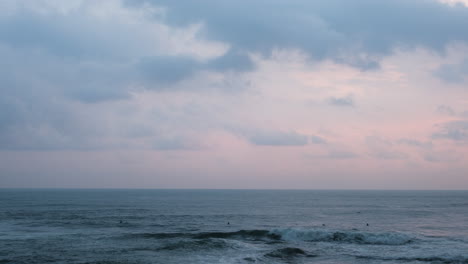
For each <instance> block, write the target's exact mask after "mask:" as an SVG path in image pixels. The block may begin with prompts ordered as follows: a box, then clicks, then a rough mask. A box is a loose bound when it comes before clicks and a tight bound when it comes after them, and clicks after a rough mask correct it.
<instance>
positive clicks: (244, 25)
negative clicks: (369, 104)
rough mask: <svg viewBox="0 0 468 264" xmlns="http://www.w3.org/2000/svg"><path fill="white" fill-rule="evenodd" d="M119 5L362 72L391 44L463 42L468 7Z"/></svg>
mask: <svg viewBox="0 0 468 264" xmlns="http://www.w3.org/2000/svg"><path fill="white" fill-rule="evenodd" d="M125 2H126V3H127V4H128V5H129V6H133V7H136V6H141V4H142V3H151V4H154V5H157V6H164V7H167V10H168V11H167V15H166V17H165V19H166V20H165V21H167V22H168V23H170V24H174V25H186V24H189V23H195V22H202V23H204V25H205V34H206V36H207V37H209V38H212V39H216V40H220V41H224V42H226V43H229V44H230V45H232V46H233V47H235V48H237V49H241V50H248V51H253V52H260V53H262V54H269V52H270V51H271V50H272V49H273V48H299V49H302V50H304V51H306V52H307V53H309V55H310V56H312V57H313V58H315V59H323V58H331V59H333V60H335V61H337V62H341V63H347V64H349V65H352V66H355V67H359V68H362V69H372V68H376V67H377V61H378V58H379V57H380V56H382V55H388V54H391V52H392V51H393V49H394V48H395V47H396V46H403V47H406V48H408V47H409V48H412V47H417V46H423V47H426V48H429V49H432V50H436V51H439V52H441V51H443V50H444V49H445V46H446V45H447V44H448V43H450V42H453V41H464V42H466V41H467V40H468V35H467V34H466V28H468V8H465V7H463V6H461V5H458V6H456V7H450V6H448V5H445V4H442V3H439V2H437V1H423V0H414V1H407V0H394V1H375V0H358V1H347V0H321V1H306V0H293V1H281V0H272V1H265V0H264V1H254V2H252V1H248V0H240V1H228V0H221V1H219V0H216V1H213V0H199V1H190V2H179V1H166V0H126V1H125ZM337 10H343V12H337ZM434 21H437V23H434ZM363 54H364V56H363ZM365 54H367V55H365ZM363 58H364V59H363Z"/></svg>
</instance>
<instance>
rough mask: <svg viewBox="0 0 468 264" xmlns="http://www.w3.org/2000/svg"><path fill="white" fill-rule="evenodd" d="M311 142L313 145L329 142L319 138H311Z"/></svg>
mask: <svg viewBox="0 0 468 264" xmlns="http://www.w3.org/2000/svg"><path fill="white" fill-rule="evenodd" d="M310 142H311V143H313V144H327V140H326V139H325V138H323V137H319V136H315V135H313V136H310Z"/></svg>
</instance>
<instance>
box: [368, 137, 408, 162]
mask: <svg viewBox="0 0 468 264" xmlns="http://www.w3.org/2000/svg"><path fill="white" fill-rule="evenodd" d="M365 143H366V145H367V147H368V148H369V150H370V156H372V157H374V158H377V159H406V158H408V155H407V154H406V153H404V152H401V151H399V150H398V149H396V148H395V146H394V144H393V142H392V141H390V140H388V139H385V138H381V137H379V136H375V135H374V136H368V137H366V139H365Z"/></svg>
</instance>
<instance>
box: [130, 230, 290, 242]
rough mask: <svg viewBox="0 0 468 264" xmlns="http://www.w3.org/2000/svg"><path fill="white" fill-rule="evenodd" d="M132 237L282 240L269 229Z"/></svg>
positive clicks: (136, 235) (154, 234)
mask: <svg viewBox="0 0 468 264" xmlns="http://www.w3.org/2000/svg"><path fill="white" fill-rule="evenodd" d="M126 237H131V238H154V239H167V238H193V239H210V238H223V239H241V240H259V241H260V240H261V241H264V240H280V239H281V237H280V236H279V235H277V234H273V233H271V232H270V231H268V230H239V231H235V232H201V233H136V234H135V233H134V234H129V235H126Z"/></svg>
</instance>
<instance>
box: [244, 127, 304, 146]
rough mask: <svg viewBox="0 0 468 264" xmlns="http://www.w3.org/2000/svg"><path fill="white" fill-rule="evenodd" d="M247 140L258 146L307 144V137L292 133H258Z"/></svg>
mask: <svg viewBox="0 0 468 264" xmlns="http://www.w3.org/2000/svg"><path fill="white" fill-rule="evenodd" d="M248 140H249V142H250V143H252V144H254V145H259V146H305V145H307V144H308V136H306V135H303V134H299V133H297V132H294V131H290V132H281V131H269V132H258V133H255V134H252V135H250V136H248Z"/></svg>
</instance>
